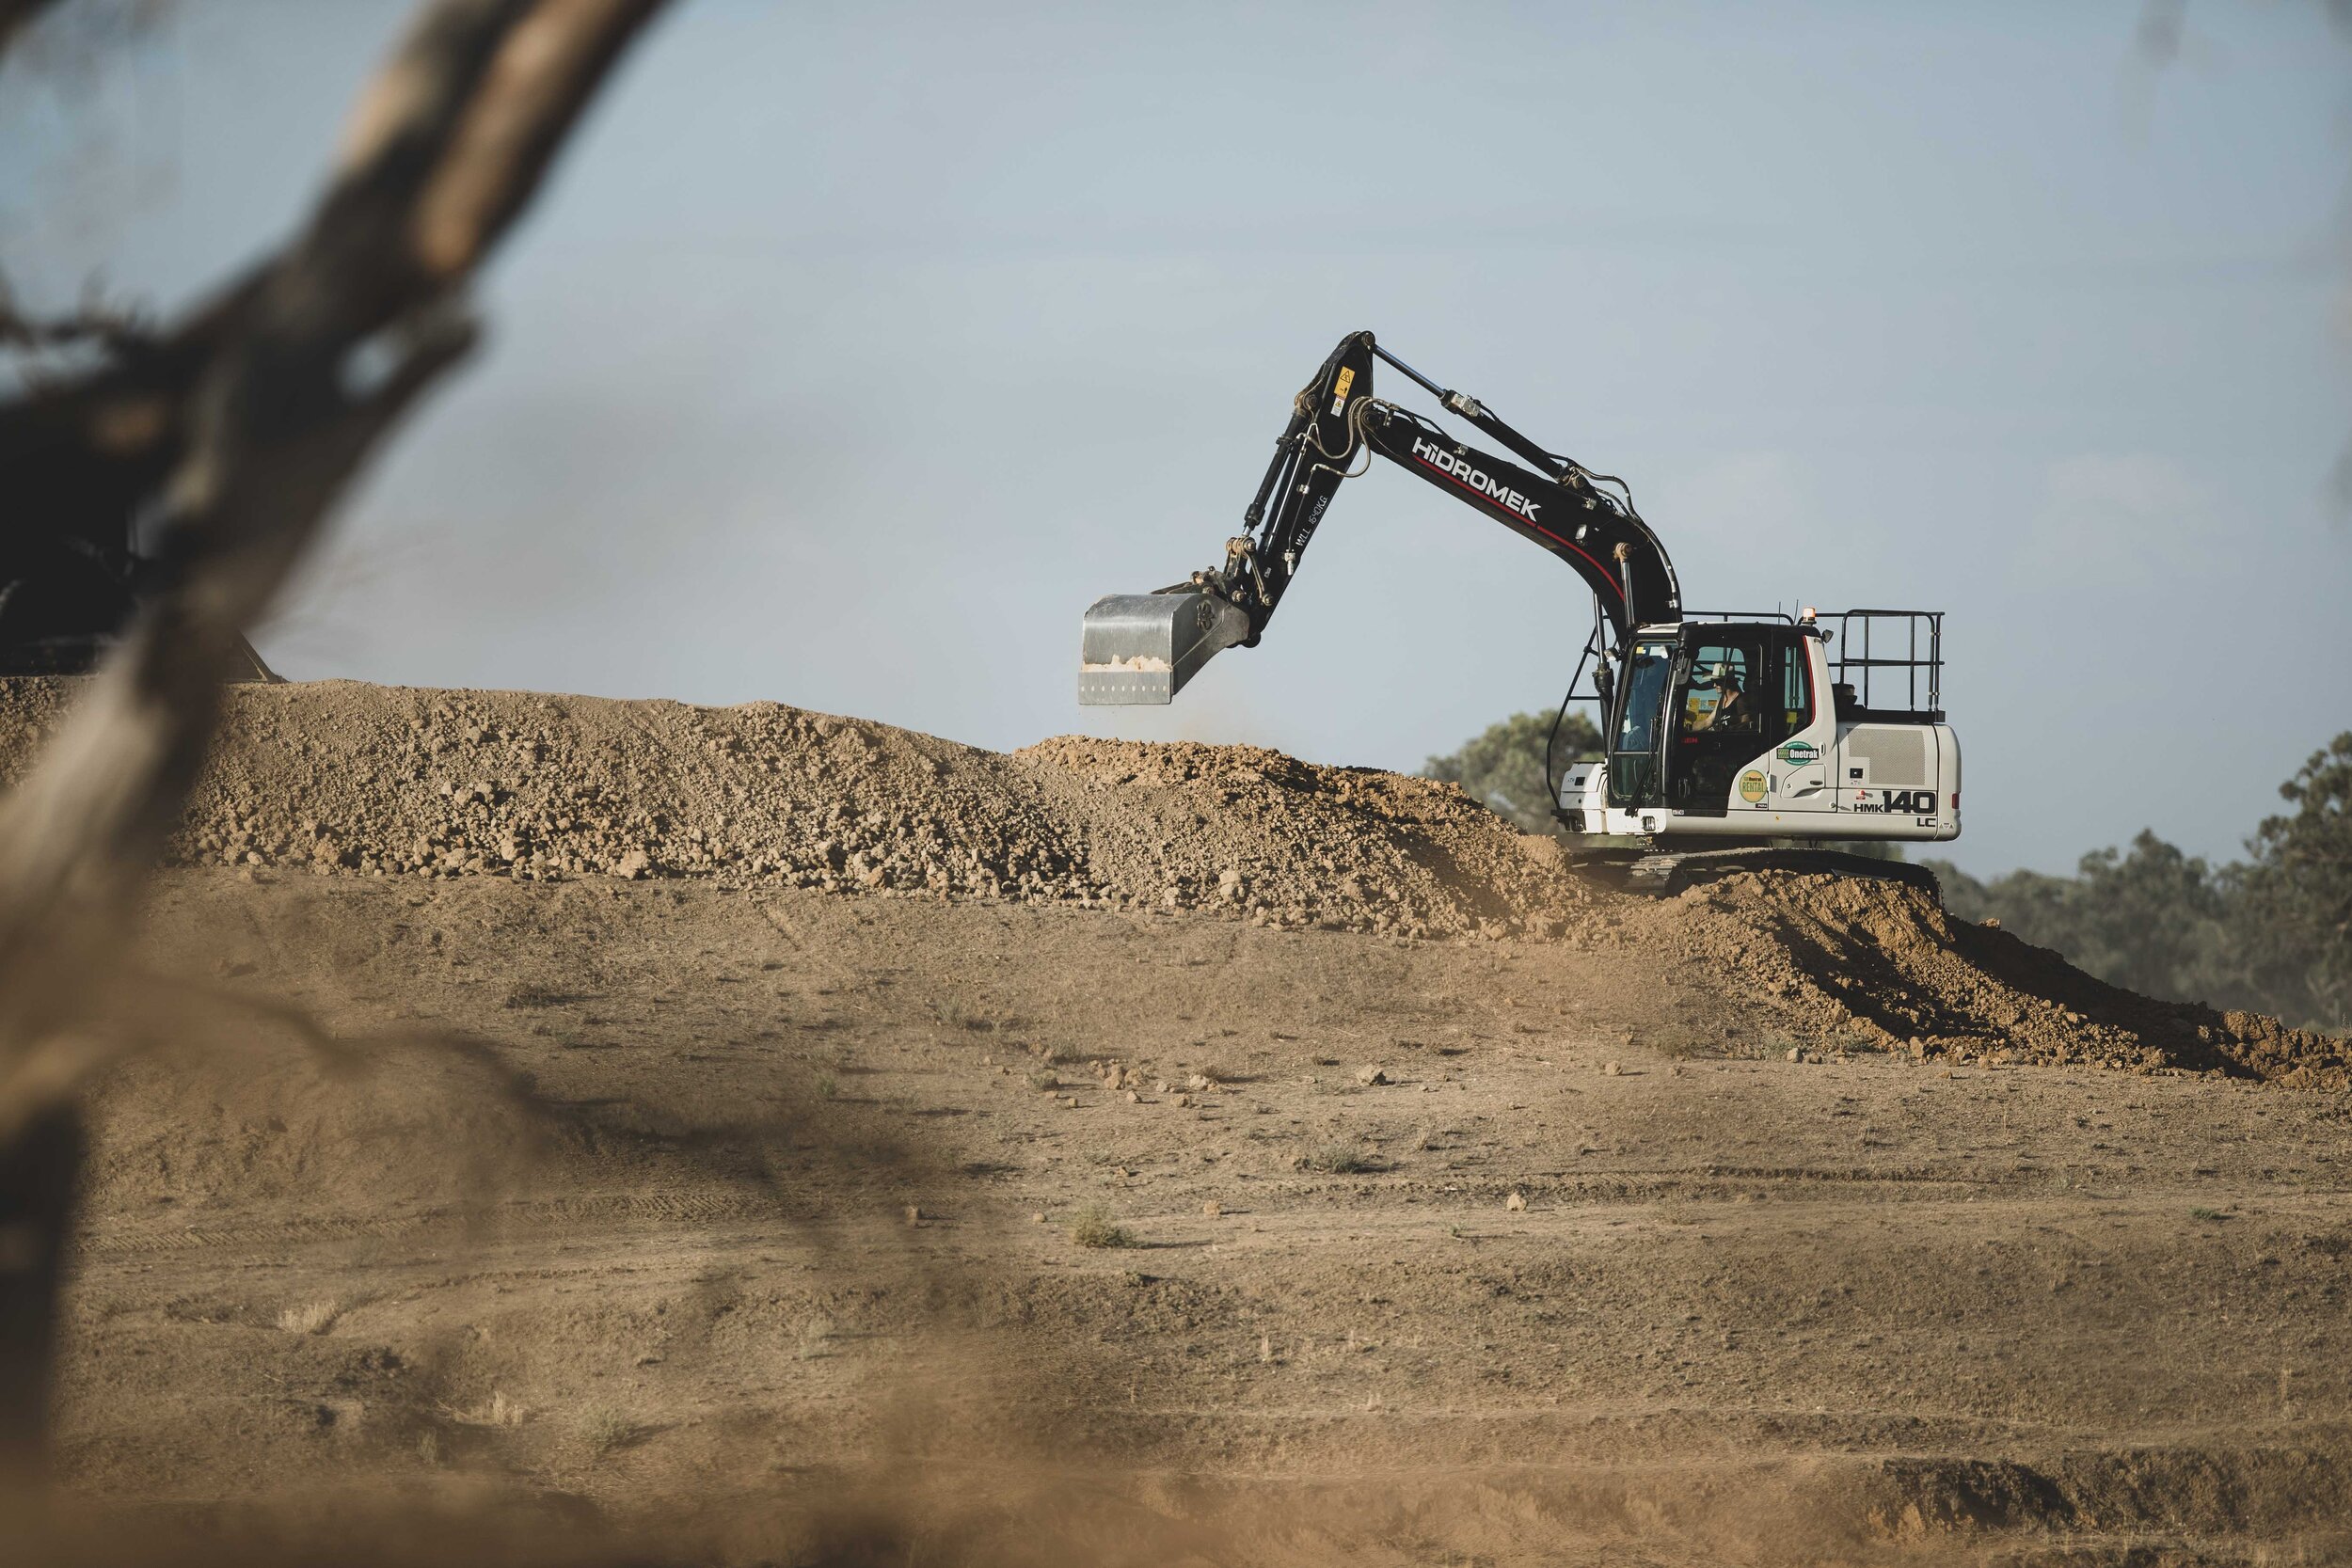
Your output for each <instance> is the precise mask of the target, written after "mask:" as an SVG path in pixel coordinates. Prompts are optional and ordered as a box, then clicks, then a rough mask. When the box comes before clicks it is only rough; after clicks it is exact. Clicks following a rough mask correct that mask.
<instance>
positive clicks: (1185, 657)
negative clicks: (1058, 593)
mask: <svg viewBox="0 0 2352 1568" xmlns="http://www.w3.org/2000/svg"><path fill="white" fill-rule="evenodd" d="M1248 635H1249V617H1248V616H1247V615H1245V614H1243V613H1242V611H1241V610H1239V609H1238V608H1236V607H1235V606H1233V605H1231V604H1229V603H1227V602H1226V601H1225V600H1223V599H1221V598H1218V597H1217V596H1216V594H1204V593H1202V592H1200V590H1199V589H1194V588H1184V589H1178V590H1176V591H1174V592H1172V593H1166V594H1108V595H1106V596H1105V597H1103V598H1100V599H1097V600H1095V601H1094V603H1093V605H1092V606H1091V607H1089V609H1088V610H1087V613H1086V626H1085V632H1084V635H1083V636H1082V637H1081V639H1080V641H1079V644H1078V701H1079V702H1080V703H1081V704H1082V705H1088V706H1103V705H1112V704H1122V703H1165V702H1168V700H1169V699H1171V698H1172V697H1174V696H1175V695H1176V693H1177V691H1178V690H1179V689H1182V688H1183V686H1184V683H1185V682H1186V681H1188V680H1190V679H1192V677H1193V676H1194V675H1195V674H1197V673H1200V667H1201V666H1202V665H1203V664H1206V663H1208V662H1209V659H1210V657H1211V656H1212V655H1215V654H1216V653H1218V652H1220V651H1222V650H1224V649H1226V648H1230V647H1232V645H1233V644H1234V643H1236V642H1239V641H1242V640H1243V639H1245V638H1247V637H1248Z"/></svg>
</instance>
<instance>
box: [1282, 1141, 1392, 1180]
mask: <svg viewBox="0 0 2352 1568" xmlns="http://www.w3.org/2000/svg"><path fill="white" fill-rule="evenodd" d="M1298 1168H1299V1169H1300V1170H1311V1171H1316V1172H1319V1173H1320V1174H1322V1175H1325V1176H1364V1175H1369V1174H1370V1173H1372V1172H1374V1171H1382V1170H1386V1169H1388V1168H1389V1167H1388V1166H1387V1165H1386V1164H1383V1163H1382V1161H1381V1159H1380V1157H1379V1156H1378V1155H1376V1154H1375V1153H1373V1152H1372V1151H1371V1150H1370V1149H1368V1148H1364V1146H1363V1145H1361V1144H1357V1143H1349V1142H1347V1141H1346V1140H1345V1139H1335V1140H1334V1141H1332V1142H1330V1143H1327V1144H1317V1145H1316V1146H1315V1147H1314V1148H1311V1149H1309V1150H1307V1152H1306V1153H1304V1154H1301V1155H1300V1156H1299V1157H1298Z"/></svg>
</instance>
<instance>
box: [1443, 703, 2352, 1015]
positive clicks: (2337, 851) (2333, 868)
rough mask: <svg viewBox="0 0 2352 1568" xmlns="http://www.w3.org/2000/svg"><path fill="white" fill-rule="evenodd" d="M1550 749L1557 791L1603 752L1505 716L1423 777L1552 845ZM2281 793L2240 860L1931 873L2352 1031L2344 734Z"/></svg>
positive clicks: (1572, 718) (2224, 989) (2076, 954)
mask: <svg viewBox="0 0 2352 1568" xmlns="http://www.w3.org/2000/svg"><path fill="white" fill-rule="evenodd" d="M1548 744H1549V756H1550V766H1551V777H1552V779H1553V780H1554V781H1556V780H1557V779H1558V778H1559V776H1560V773H1561V770H1562V769H1563V768H1565V766H1566V765H1567V764H1568V763H1570V762H1573V761H1575V760H1577V759H1578V758H1581V757H1595V756H1598V755H1599V754H1600V735H1599V732H1598V731H1597V730H1596V729H1594V727H1593V726H1592V724H1591V722H1590V721H1587V720H1586V719H1585V718H1584V717H1583V716H1582V715H1581V714H1570V715H1568V716H1567V718H1566V719H1565V721H1562V722H1561V723H1560V724H1559V726H1558V729H1557V732H1556V734H1555V732H1554V728H1553V721H1552V716H1551V715H1550V714H1549V713H1515V714H1513V715H1512V716H1511V717H1510V718H1508V719H1505V720H1503V721H1502V722H1500V723H1498V724H1493V725H1490V726H1488V727H1487V728H1486V731H1485V732H1484V733H1482V734H1480V735H1478V736H1474V737H1472V738H1471V739H1470V741H1468V742H1466V743H1465V744H1464V745H1463V746H1462V748H1461V749H1460V750H1459V751H1457V752H1452V753H1450V754H1449V755H1446V756H1441V757H1431V758H1430V759H1429V761H1428V763H1427V765H1426V766H1425V767H1423V768H1422V774H1423V776H1424V777H1427V778H1432V779H1443V780H1446V781H1448V782H1450V783H1453V784H1460V785H1461V786H1462V788H1463V789H1464V790H1465V791H1466V792H1467V793H1468V794H1469V795H1470V798H1471V799H1472V800H1478V801H1481V802H1483V803H1484V804H1485V805H1486V806H1487V807H1488V808H1490V809H1491V810H1493V811H1494V812H1496V813H1497V814H1498V815H1500V816H1504V817H1507V818H1509V819H1510V820H1511V821H1512V822H1513V823H1515V824H1517V825H1518V827H1519V829H1520V830H1521V831H1523V832H1531V833H1537V832H1558V831H1559V828H1558V824H1557V823H1556V822H1555V821H1554V819H1553V817H1552V815H1551V801H1550V799H1549V796H1548V795H1547V794H1546V792H1545V758H1546V747H1547V745H1548ZM2279 794H2280V797H2281V798H2282V799H2283V800H2285V801H2286V802H2287V806H2288V809H2287V810H2286V811H2285V812H2283V813H2281V814H2280V815H2279V816H2271V817H2265V819H2264V820H2263V822H2262V823H2261V825H2260V826H2259V827H2257V828H2256V829H2255V830H2254V835H2253V837H2251V838H2250V839H2249V840H2247V845H2246V848H2247V856H2246V859H2244V860H2242V861H2232V862H2229V863H2226V864H2221V865H2213V864H2208V863H2206V862H2204V861H2202V860H2200V859H2198V858H2197V857H2195V856H2192V855H2187V854H2184V853H2183V852H2182V851H2181V850H2179V849H2178V848H2176V847H2173V846H2172V845H2169V844H2167V843H2166V842H2165V841H2164V840H2162V839H2160V838H2158V837H2157V836H2156V835H2155V834H2154V833H2153V832H2146V831H2142V832H2140V834H2139V836H2137V838H2135V839H2133V840H2132V842H2131V845H2130V847H2128V848H2122V849H2114V848H2109V849H2098V850H2094V851H2092V852H2091V853H2090V854H2088V855H2085V856H2084V857H2083V858H2082V860H2081V862H2080V863H2079V864H2077V866H2076V867H2075V871H2074V875H2073V876H2071V877H2051V876H2046V875H2044V874H2042V872H2038V871H2012V872H2010V873H2009V874H2008V875H2006V876H2002V877H1995V878H1993V879H1990V880H1983V879H1978V878H1975V877H1972V876H1970V875H1969V874H1968V873H1966V872H1965V871H1963V870H1961V869H1960V868H1959V867H1958V866H1956V865H1953V864H1952V863H1949V862H1948V861H1930V862H1928V864H1929V865H1930V866H1931V867H1932V868H1933V869H1934V871H1935V873H1936V876H1937V877H1938V878H1939V879H1941V880H1942V882H1943V884H1944V903H1945V906H1946V908H1947V909H1949V910H1950V911H1952V913H1953V914H1955V915H1957V916H1958V917H1960V918H1961V919H1963V920H1971V921H1982V920H1988V919H1996V920H1998V921H1999V922H2000V923H2001V927H2002V928H2003V929H2004V930H2008V931H2011V932H2014V933H2015V934H2016V935H2018V936H2020V937H2022V938H2024V939H2025V940H2026V941H2027V942H2033V943H2034V944H2035V945H2037V946H2041V947H2051V948H2056V949H2057V950H2058V952H2060V953H2063V954H2065V955H2066V957H2067V958H2068V959H2069V960H2070V961H2072V962H2073V963H2074V964H2075V965H2076V966H2077V967H2079V968H2082V969H2085V970H2088V971H2089V972H2090V973H2091V974H2096V975H2098V976H2099V977H2100V978H2101V979H2103V980H2106V981H2109V982H2111V983H2112V984H2115V985H2119V986H2125V987H2128V988H2130V989H2131V990H2136V991H2139V992H2141V993H2142V994H2144V995H2148V996H2160V997H2167V998H2169V999H2172V1000H2175V1001H2183V1002H2204V1003H2209V1004H2211V1005H2212V1006H2217V1007H2223V1008H2235V1007H2244V1008H2249V1009H2251V1010H2253V1011H2256V1012H2265V1013H2272V1014H2276V1015H2277V1016H2279V1017H2280V1018H2282V1019H2284V1020H2286V1021H2287V1022H2290V1023H2296V1024H2299V1025H2302V1026H2304V1027H2307V1028H2317V1029H2324V1030H2326V1031H2328V1033H2330V1034H2344V1033H2347V1032H2352V731H2347V732H2346V733H2344V734H2343V735H2340V736H2336V738H2335V739H2334V740H2333V741H2332V742H2330V743H2329V744H2328V746H2327V747H2326V748H2325V749H2324V750H2322V751H2319V752H2313V753H2312V757H2311V759H2310V760H2309V761H2308V762H2306V763H2304V765H2303V766H2302V768H2300V769H2298V770H2297V771H2296V775H2295V777H2293V778H2292V779H2289V780H2288V781H2287V782H2286V783H2285V784H2280V786H2279Z"/></svg>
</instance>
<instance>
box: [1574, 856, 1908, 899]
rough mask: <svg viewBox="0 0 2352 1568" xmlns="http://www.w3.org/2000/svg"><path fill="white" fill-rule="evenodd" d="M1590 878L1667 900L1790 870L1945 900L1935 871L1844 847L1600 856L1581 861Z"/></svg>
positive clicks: (1626, 890) (1580, 864)
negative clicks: (1890, 885)
mask: <svg viewBox="0 0 2352 1568" xmlns="http://www.w3.org/2000/svg"><path fill="white" fill-rule="evenodd" d="M1576 863H1577V865H1578V868H1579V869H1580V870H1581V871H1583V872H1584V873H1585V874H1586V875H1587V876H1591V877H1594V878H1597V879H1599V880H1601V881H1604V882H1607V883H1609V884H1610V885H1611V886H1613V887H1616V888H1618V889H1620V890H1622V891H1624V892H1626V893H1642V894H1647V895H1650V896H1652V897H1656V898H1664V897H1669V896H1671V895H1675V894H1677V893H1681V892H1683V891H1684V890H1685V889H1688V888H1694V887H1703V886H1705V885H1706V884H1707V883H1708V882H1715V881H1721V880H1722V879H1724V878H1725V877H1731V876H1737V875H1738V874H1739V873H1740V872H1743V871H1785V872H1791V873H1794V874H1796V875H1799V876H1813V877H1823V876H1827V877H1860V878H1867V879H1874V880H1877V881H1884V882H1900V883H1902V884H1904V885H1905V886H1907V887H1915V888H1918V889H1919V890H1920V891H1922V892H1924V893H1928V894H1931V895H1934V896H1935V897H1936V898H1938V899H1941V898H1942V897H1943V895H1944V888H1943V884H1942V883H1940V882H1938V881H1937V880H1936V879H1935V873H1934V872H1932V871H1930V870H1929V869H1928V868H1927V867H1926V866H1924V865H1915V864H1913V863H1910V862H1909V861H1884V860H1876V859H1873V858H1872V857H1870V856H1868V855H1856V854H1851V853H1849V852H1847V851H1845V850H1842V849H1812V848H1788V849H1784V848H1775V847H1738V848H1725V849H1675V850H1652V851H1648V852H1636V853H1631V854H1609V855H1595V856H1592V857H1589V858H1584V859H1581V860H1579V861H1577V862H1576Z"/></svg>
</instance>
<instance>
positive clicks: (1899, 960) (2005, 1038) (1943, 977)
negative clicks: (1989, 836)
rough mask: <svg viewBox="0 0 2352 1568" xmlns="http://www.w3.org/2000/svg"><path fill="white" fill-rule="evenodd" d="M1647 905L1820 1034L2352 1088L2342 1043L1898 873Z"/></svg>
mask: <svg viewBox="0 0 2352 1568" xmlns="http://www.w3.org/2000/svg"><path fill="white" fill-rule="evenodd" d="M1652 919H1654V920H1655V921H1656V923H1657V926H1658V927H1659V928H1658V929H1657V930H1656V932H1655V938H1656V940H1659V941H1661V942H1665V943H1668V944H1670V945H1671V946H1673V947H1674V948H1675V949H1677V951H1679V952H1680V953H1682V954H1684V955H1686V956H1687V958H1689V960H1690V961H1692V962H1693V963H1696V964H1699V965H1702V966H1704V967H1708V968H1711V969H1714V970H1716V971H1717V972H1718V973H1721V974H1724V977H1725V978H1726V979H1727V980H1733V981H1734V982H1735V983H1736V984H1737V985H1739V986H1740V987H1743V988H1745V989H1748V990H1750V991H1751V992H1752V993H1753V994H1755V995H1757V996H1759V997H1763V998H1771V999H1773V1000H1775V1001H1777V1002H1778V1003H1779V1004H1780V1005H1781V1006H1784V1007H1787V1008H1788V1009H1790V1010H1791V1011H1792V1012H1793V1013H1794V1014H1795V1016H1797V1017H1800V1018H1811V1019H1815V1020H1819V1021H1820V1025H1821V1028H1820V1034H1821V1036H1823V1037H1828V1038H1830V1039H1832V1040H1842V1041H1845V1042H1851V1043H1852V1044H1855V1045H1860V1046H1867V1047H1870V1048H1874V1049H1889V1048H1892V1049H1898V1050H1904V1051H1909V1052H1910V1053H1912V1054H1914V1055H1915V1056H1919V1057H1922V1058H1926V1057H1931V1056H1933V1057H1944V1058H1953V1059H1958V1060H1962V1061H1981V1062H1987V1063H1992V1064H1995V1065H1999V1064H2005V1063H2012V1062H2033V1063H2042V1064H2069V1065H2088V1066H2097V1067H2106V1068H2117V1069H2130V1070H2134V1071H2138V1072H2143V1073H2145V1072H2153V1071H2158V1070H2165V1069H2172V1070H2186V1071H2193V1072H2212V1071H2220V1072H2229V1073H2233V1074H2250V1075H2252V1076H2255V1077H2259V1078H2264V1079H2268V1080H2271V1081H2273V1082H2279V1083H2284V1084H2289V1085H2295V1086H2297V1087H2308V1088H2325V1089H2332V1090H2337V1091H2342V1090H2344V1089H2345V1088H2346V1087H2348V1086H2352V1041H2345V1040H2342V1039H2334V1038H2330V1037H2327V1036H2324V1035H2318V1034H2313V1033H2311V1032H2309V1031H2305V1030H2298V1029H2290V1028H2287V1027H2286V1026H2285V1025H2283V1024H2281V1023H2280V1022H2279V1021H2278V1020H2277V1019H2275V1018H2267V1017H2265V1016H2263V1015H2262V1014H2259V1013H2246V1012H2232V1013H2219V1012H2216V1011H2215V1010H2214V1009H2212V1008H2210V1007H2206V1006H2199V1005H2197V1004H2194V1003H2179V1002H2161V1001H2157V1000H2155V999H2154V998H2153V997H2146V996H2141V995H2139V994H2138V993H2137V992H2136V991H2128V990H2121V989H2119V988H2117V987H2115V986H2110V985H2108V984H2106V982H2105V981H2102V980H2098V979H2094V978H2093V977H2091V976H2090V975H2089V974H2084V973H2083V972H2082V971H2080V970H2078V969H2076V968H2074V966H2073V965H2072V964H2069V963H2068V962H2067V961H2066V960H2065V959H2064V958H2060V957H2059V956H2058V954H2056V953H2054V952H2052V951H2050V950H2049V949H2048V948H2045V947H2035V946H2033V945H2032V944H2030V943H2028V942H2022V941H2020V940H2019V939H2017V938H2016V937H2013V936H2011V935H2010V934H2009V933H2008V932H2006V931H2003V930H2000V929H1998V928H1997V927H1992V926H1977V925H1971V924H1969V923H1968V922H1966V921H1962V920H1955V919H1953V918H1952V916H1951V915H1950V914H1949V913H1948V912H1947V911H1946V910H1945V909H1944V907H1943V905H1942V904H1940V903H1939V902H1938V901H1937V900H1936V899H1935V898H1934V897H1933V896H1931V895H1929V894H1928V893H1926V892H1923V891H1922V890H1920V889H1917V888H1914V887H1909V886H1905V885H1903V884H1901V883H1898V882H1892V881H1879V880H1873V879H1852V878H1840V877H1829V876H1792V875H1787V874H1769V873H1768V874H1756V873H1750V874H1745V875H1741V876H1737V877H1731V878H1727V879H1724V880H1723V881H1720V882H1716V883H1713V884H1710V885H1708V886H1707V887H1703V888H1697V889H1693V890H1692V891H1691V892H1689V893H1687V894H1684V895H1682V896H1681V897H1680V898H1678V899H1676V900H1674V901H1673V902H1671V903H1670V904H1668V905H1665V906H1662V907H1661V909H1659V910H1658V911H1656V912H1655V913H1654V914H1653V916H1652Z"/></svg>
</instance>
